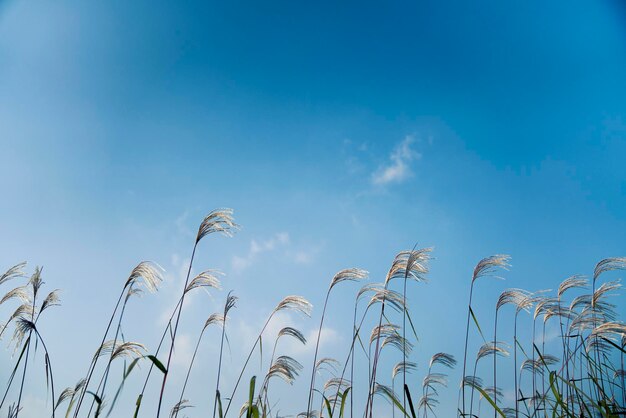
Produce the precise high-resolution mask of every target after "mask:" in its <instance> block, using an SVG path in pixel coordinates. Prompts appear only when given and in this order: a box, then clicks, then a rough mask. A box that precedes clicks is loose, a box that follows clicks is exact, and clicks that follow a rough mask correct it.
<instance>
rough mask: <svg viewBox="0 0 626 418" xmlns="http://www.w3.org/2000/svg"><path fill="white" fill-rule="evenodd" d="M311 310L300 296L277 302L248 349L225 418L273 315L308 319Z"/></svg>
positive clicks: (309, 304)
mask: <svg viewBox="0 0 626 418" xmlns="http://www.w3.org/2000/svg"><path fill="white" fill-rule="evenodd" d="M312 309H313V305H311V303H310V302H309V301H308V300H306V299H305V298H303V297H302V296H297V295H291V296H286V297H285V298H283V299H282V300H281V301H280V302H278V304H277V305H276V307H275V308H274V309H273V310H272V312H271V313H270V315H269V316H268V317H267V320H266V321H265V324H264V325H263V328H261V332H259V335H258V336H257V338H256V340H254V344H253V346H252V348H251V349H250V352H249V353H248V357H247V358H246V361H245V363H244V365H243V367H242V368H241V372H240V373H239V377H238V378H237V382H236V383H235V387H234V388H233V391H232V394H231V395H230V398H229V400H228V404H227V405H226V411H224V416H226V414H228V410H229V409H230V405H231V403H232V401H233V398H234V397H235V393H236V392H237V388H238V387H239V383H240V382H241V378H242V377H243V374H244V372H245V370H246V367H248V363H249V362H250V358H251V357H252V354H253V353H254V350H255V349H256V346H257V345H258V344H259V342H260V341H261V336H262V335H263V333H264V332H265V329H266V328H267V326H268V325H269V323H270V321H271V320H272V318H273V317H274V315H275V314H276V313H277V312H281V311H285V310H289V311H295V312H298V313H301V314H303V315H305V316H308V317H310V316H311V311H312Z"/></svg>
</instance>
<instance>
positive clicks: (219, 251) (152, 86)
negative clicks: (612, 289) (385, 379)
mask: <svg viewBox="0 0 626 418" xmlns="http://www.w3.org/2000/svg"><path fill="white" fill-rule="evenodd" d="M624 13H625V10H624V6H623V3H621V2H618V1H568V2H563V1H553V2H546V1H526V2H522V3H519V2H518V3H511V2H502V1H492V0H488V1H483V2H480V4H477V3H471V4H470V3H466V2H450V1H446V2H442V1H413V2H395V1H394V2H386V3H374V2H341V4H338V3H337V2H325V1H317V2H291V1H283V2H274V1H268V2H261V3H259V2H242V1H229V2H210V1H206V2H193V1H190V2H156V3H155V2H148V1H142V0H135V1H131V2H129V1H115V0H113V1H108V2H96V1H67V0H58V1H43V0H34V1H28V2H26V1H20V0H0V191H1V196H2V197H3V198H2V204H0V218H1V219H2V221H0V237H1V239H0V269H1V270H4V269H6V268H8V267H10V266H11V265H13V264H15V263H17V262H19V261H22V260H27V261H28V262H29V263H30V264H29V272H32V270H33V268H34V266H35V265H43V266H44V280H45V281H46V283H47V288H48V289H49V290H51V289H54V288H61V289H63V293H62V298H63V306H62V307H60V308H56V309H55V310H54V311H52V310H51V311H49V312H48V316H47V318H44V321H42V324H41V327H42V333H43V334H44V336H45V337H46V338H48V339H49V345H50V350H51V351H52V353H53V361H54V362H55V363H56V364H59V366H56V374H57V377H56V378H57V381H58V383H57V385H58V386H59V387H65V386H67V385H71V384H73V383H74V382H75V381H76V380H78V379H79V378H80V377H81V376H82V374H83V373H84V370H85V369H86V368H87V366H88V360H89V356H90V355H91V353H92V352H93V351H94V350H95V348H96V347H97V344H98V341H99V338H100V336H101V333H102V332H103V330H104V326H105V325H106V318H107V317H108V315H109V313H110V311H111V309H112V308H113V305H114V302H115V298H116V296H117V294H118V292H119V291H120V289H121V286H123V283H124V281H125V279H126V278H127V277H128V274H129V272H130V271H131V270H132V268H133V267H134V266H135V265H136V264H137V263H138V262H139V261H141V260H154V261H156V262H158V263H159V264H161V265H162V266H163V267H164V268H165V270H166V272H167V274H166V277H167V279H166V281H165V283H164V285H163V287H162V289H161V291H160V292H159V293H158V294H157V295H147V296H146V297H145V298H143V299H142V300H136V301H133V303H132V304H131V306H130V307H129V313H128V318H129V320H128V322H127V324H126V325H125V335H126V337H127V338H128V339H131V340H138V341H141V342H144V343H145V344H147V345H148V347H154V346H155V345H156V343H157V342H158V337H159V335H160V331H161V330H162V329H163V325H164V322H163V317H164V316H167V315H168V313H169V312H170V310H171V309H172V307H173V305H174V303H175V301H176V297H177V296H176V293H175V292H177V290H178V289H179V288H180V287H181V285H182V280H184V277H182V274H183V273H184V270H185V269H186V263H187V261H188V257H189V254H190V252H191V247H192V244H193V239H194V235H195V230H196V228H197V226H198V225H199V222H200V221H201V219H202V218H203V216H204V215H205V214H206V213H208V212H209V211H210V210H211V209H214V208H217V207H232V208H234V209H235V217H236V220H237V221H238V222H239V223H240V224H241V225H242V226H243V228H242V230H241V231H240V232H239V233H238V234H237V235H236V236H235V237H234V238H232V239H227V238H224V237H218V236H212V237H209V238H207V239H206V240H205V241H203V242H202V243H201V246H200V250H199V253H198V258H197V261H196V263H197V264H196V269H195V271H200V270H201V269H205V268H217V269H220V270H222V271H224V272H225V273H226V276H225V278H224V280H223V287H224V289H225V291H223V292H212V293H211V295H210V296H207V295H205V294H198V295H194V296H193V297H192V299H191V300H190V302H191V303H190V304H189V306H188V307H187V308H186V309H185V311H184V313H183V321H184V322H183V329H182V334H181V339H180V340H179V342H178V344H177V355H176V358H177V359H178V360H175V361H178V362H179V364H181V365H183V366H184V364H185V362H184V358H185V356H186V355H188V353H189V351H190V350H191V349H192V346H193V344H194V343H195V338H196V337H195V336H196V335H197V330H198V328H199V327H200V326H201V324H202V323H203V322H204V320H205V319H206V317H207V316H208V315H209V314H210V313H211V312H213V311H215V310H219V309H220V306H221V305H222V303H223V300H224V298H225V295H226V291H227V290H230V289H234V290H235V292H236V294H237V295H238V296H239V297H240V301H239V306H238V308H237V309H236V310H235V311H233V313H232V318H231V322H230V327H231V330H230V334H231V343H232V356H227V358H226V362H227V363H226V367H227V371H226V374H227V376H226V377H225V379H226V380H225V381H224V384H225V386H226V387H229V386H228V385H229V383H232V379H233V376H235V374H236V371H238V369H239V367H240V365H241V363H242V360H243V358H242V357H243V355H244V354H243V353H245V352H246V350H248V348H249V345H250V344H251V343H252V340H253V338H254V337H252V336H253V335H254V334H255V332H256V330H258V328H259V327H260V324H261V322H262V320H263V318H264V317H265V315H266V314H267V313H268V312H269V311H270V310H271V309H272V308H273V307H274V305H275V304H276V303H277V302H278V301H279V300H280V299H281V298H282V297H283V296H285V295H288V294H301V295H304V296H306V297H307V298H308V299H309V300H310V301H311V302H312V303H313V304H314V305H315V307H316V308H317V309H316V310H315V311H314V315H313V319H312V320H302V319H299V318H297V317H295V316H293V315H284V316H282V317H281V318H279V319H280V321H278V322H277V324H276V325H275V326H274V329H273V331H272V332H275V331H276V330H277V329H278V328H279V324H286V323H295V324H296V325H297V326H298V327H300V328H301V329H302V330H303V332H304V333H305V334H306V335H308V336H309V338H310V339H313V338H314V337H315V331H314V329H315V324H316V323H317V322H318V319H319V314H320V305H321V304H322V302H323V296H324V292H325V289H326V288H327V286H328V283H329V281H330V279H331V278H332V276H333V274H334V273H335V272H336V271H338V270H339V269H342V268H347V267H361V268H364V269H366V270H368V271H369V272H370V274H371V280H372V281H381V280H383V278H384V274H385V272H386V270H387V269H388V267H389V265H390V263H391V261H392V260H393V257H394V255H395V254H396V253H397V252H398V251H400V250H403V249H408V248H411V247H413V245H414V244H415V243H416V242H417V243H418V245H419V246H424V247H425V246H434V247H435V249H434V252H433V256H434V260H432V263H431V273H430V275H429V279H430V282H429V283H428V284H419V285H415V286H411V292H412V293H411V295H410V300H411V306H412V307H413V315H414V318H415V319H416V327H417V331H418V333H419V336H420V339H421V341H420V343H419V344H418V345H417V347H416V351H415V357H414V359H415V360H416V361H418V364H419V366H418V369H419V370H418V372H417V373H416V374H415V375H414V376H412V379H414V380H413V384H415V385H416V386H417V385H419V384H420V382H421V379H422V377H423V374H424V371H425V370H426V368H427V359H428V358H429V357H430V355H432V354H433V353H435V352H437V351H447V352H451V353H453V354H455V355H456V356H457V358H462V337H463V333H464V326H465V309H466V308H465V307H466V304H467V301H466V299H467V292H468V286H469V279H470V277H471V271H472V269H473V267H474V265H475V264H476V262H478V260H480V259H481V258H482V257H485V256H487V255H491V254H495V253H506V254H511V255H512V257H513V258H512V265H513V267H512V269H511V271H510V272H507V273H505V277H506V282H504V283H502V282H494V281H490V280H487V281H486V282H485V283H481V284H480V286H479V289H480V290H479V291H478V293H477V295H476V301H477V302H476V305H477V306H478V308H477V314H478V315H479V317H480V318H481V319H483V320H484V321H490V320H491V319H490V318H491V316H490V315H491V312H492V310H493V306H494V304H495V298H496V297H497V295H498V294H499V293H500V292H501V291H502V290H504V289H505V288H506V287H523V288H526V289H529V290H537V289H545V288H555V287H556V286H558V283H560V281H562V280H563V279H565V278H566V277H567V276H569V275H571V274H575V273H581V274H590V273H591V272H592V271H593V267H594V265H595V263H596V262H598V261H599V260H600V259H602V258H604V257H609V256H620V255H624V254H625V253H626V233H625V232H624V231H626V210H625V208H626V100H625V99H624V98H625V97H626V22H625V20H624V18H625V14H624ZM615 277H619V275H618V276H615ZM357 288H358V285H351V284H346V285H345V286H342V287H341V289H338V290H337V293H334V294H333V295H332V296H331V307H330V310H329V316H328V318H329V319H328V323H327V329H326V334H325V336H324V338H323V344H322V353H323V355H332V356H337V357H343V356H344V355H345V354H343V353H344V352H345V351H346V350H347V347H348V346H349V337H347V336H348V335H349V333H350V327H351V325H350V323H351V322H350V321H351V313H350V312H351V309H352V301H353V295H354V293H355V291H356V290H357ZM0 290H2V292H5V291H8V290H9V288H8V287H7V288H4V289H0ZM622 300H623V299H622ZM173 302H174V303H173ZM0 309H2V311H1V312H2V315H3V317H6V315H8V314H7V312H9V311H10V310H11V309H10V308H9V307H5V306H3V307H0ZM347 317H350V320H348V319H346V318H347ZM217 336H218V332H217V331H216V330H213V331H211V332H208V333H207V337H206V340H205V343H204V344H203V350H204V352H203V353H202V354H201V356H200V357H199V359H198V367H197V372H195V371H194V374H193V375H192V386H193V389H192V390H190V391H189V393H188V396H189V399H190V400H191V403H192V404H194V405H196V406H197V407H196V409H195V410H191V411H190V412H189V415H190V416H201V414H202V411H204V410H205V408H206V407H207V406H208V405H211V404H212V401H211V400H210V399H208V398H209V397H207V394H209V393H212V390H213V382H214V369H213V367H212V364H214V363H212V362H211V360H210V358H211V356H214V355H215V354H216V339H217ZM269 340H270V339H268V341H269ZM475 342H476V344H478V339H476V340H475ZM2 348H3V352H4V354H3V355H2V356H1V357H2V358H1V359H0V370H5V371H6V370H7V369H8V367H10V366H9V364H11V358H10V354H11V352H12V351H11V350H12V348H11V347H8V341H7V340H6V339H5V340H4V341H2ZM5 348H6V352H5ZM290 349H291V352H290V353H291V354H293V355H294V356H295V357H296V358H298V360H300V361H301V362H302V363H303V364H304V365H305V370H304V371H303V374H302V376H301V378H300V381H299V385H298V384H297V385H296V386H295V388H294V389H288V388H287V386H286V385H285V384H283V383H280V382H275V386H274V387H275V389H274V390H275V391H276V392H275V394H276V396H277V397H280V394H283V397H282V398H281V399H282V403H281V405H282V408H281V410H282V411H284V413H296V412H299V411H300V410H302V409H305V407H306V383H307V382H306V381H307V379H308V377H307V376H308V375H309V373H310V360H309V361H307V359H310V357H311V349H310V348H309V349H301V348H298V347H295V346H293V347H290ZM286 351H287V349H286ZM390 357H391V356H390ZM397 360H398V359H395V361H397ZM389 361H391V359H390V360H389ZM56 364H53V365H56ZM254 365H255V367H256V369H253V370H252V371H253V372H254V373H255V374H260V373H261V372H260V371H259V370H258V361H257V362H256V363H255V364H254ZM40 366H41V365H40ZM183 366H181V367H183ZM41 367H43V366H41ZM40 372H41V370H40ZM385 373H386V371H385ZM207 376H210V378H207ZM194 377H195V379H194ZM459 377H460V370H458V369H457V370H455V371H454V372H453V373H452V376H451V382H452V383H451V388H450V389H449V390H448V391H444V392H443V394H442V405H441V408H440V414H439V415H440V416H453V414H454V411H455V408H456V385H457V382H458V380H459ZM182 378H183V377H182V376H178V375H175V376H174V377H173V378H172V379H173V380H172V388H173V387H175V386H176V385H179V384H180V382H181V380H182ZM2 379H3V380H4V379H5V373H2ZM40 383H41V381H40ZM129 388H134V386H129ZM44 390H45V387H43V383H41V384H40V385H33V387H31V388H30V393H32V395H29V398H27V399H28V408H26V409H25V410H24V414H23V415H22V416H23V417H24V418H28V417H38V416H40V415H38V414H40V413H41V409H37V408H45V402H46V401H45V395H44ZM156 391H157V387H156V385H155V386H154V388H153V392H154V393H152V394H151V396H154V395H155V393H156ZM173 392H176V391H173ZM127 393H128V397H127V398H125V402H126V404H125V405H124V407H121V408H120V409H119V410H118V413H119V414H120V415H121V416H128V415H129V413H128V412H127V410H131V409H132V408H133V405H134V398H135V396H136V392H135V390H134V389H127ZM284 394H289V396H285V395H284ZM509 396H510V394H509ZM175 397H177V394H176V395H175V394H174V393H172V399H174V398H175ZM168 401H169V400H168ZM173 402H174V401H173V400H172V401H171V402H170V403H169V404H168V405H167V408H168V409H169V407H171V404H173ZM379 402H381V404H382V402H383V401H379ZM303 404H304V405H303ZM236 405H237V408H238V406H239V404H236ZM38 411H39V412H38ZM146 416H149V414H146ZM381 416H385V415H384V414H382V413H381Z"/></svg>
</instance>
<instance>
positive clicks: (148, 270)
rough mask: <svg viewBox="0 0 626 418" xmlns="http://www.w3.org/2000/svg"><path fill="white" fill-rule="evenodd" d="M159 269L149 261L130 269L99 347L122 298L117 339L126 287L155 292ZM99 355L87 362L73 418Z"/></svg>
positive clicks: (158, 282) (125, 299) (105, 336)
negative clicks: (139, 287) (141, 288)
mask: <svg viewBox="0 0 626 418" xmlns="http://www.w3.org/2000/svg"><path fill="white" fill-rule="evenodd" d="M161 271H162V268H161V267H160V266H159V265H158V264H156V263H153V262H150V261H142V262H141V263H139V264H138V265H137V266H136V267H135V268H134V269H133V270H132V271H131V273H130V275H129V276H128V278H127V279H126V282H125V283H124V286H123V287H122V291H121V292H120V295H119V297H118V299H117V302H116V304H115V307H114V308H113V313H112V314H111V316H110V317H109V322H108V324H107V327H106V329H105V331H104V335H103V336H102V340H101V342H100V347H102V345H103V344H104V343H105V341H106V338H107V335H108V334H109V330H110V329H111V325H112V324H113V320H114V319H115V316H116V314H117V311H118V309H119V308H120V304H121V303H122V299H124V303H123V306H122V313H121V314H120V318H119V320H118V326H117V330H116V333H115V338H114V341H116V340H117V337H118V333H119V330H120V327H121V323H122V318H123V311H124V308H125V306H126V302H127V301H128V299H129V296H128V289H132V288H135V287H138V286H139V285H140V284H141V283H143V286H144V287H145V288H146V289H147V290H148V291H149V292H155V291H156V290H157V289H158V285H159V284H160V283H161V281H162V280H163V278H162V275H161ZM141 279H143V280H141ZM99 357H100V356H94V358H93V359H92V361H91V363H90V364H89V368H88V369H87V375H86V377H85V384H84V386H83V387H82V388H81V392H80V395H79V396H78V401H77V403H76V408H75V409H74V418H78V413H79V411H80V408H81V406H82V403H83V400H84V398H85V395H86V393H87V391H88V390H89V383H90V382H91V378H92V376H93V373H94V371H95V369H96V364H97V362H98V359H99ZM111 360H112V359H111V358H109V365H110V362H111ZM105 370H106V371H105V376H108V370H109V366H107V368H106V369H105ZM103 379H104V380H102V381H101V382H103V381H106V377H103ZM103 384H104V383H103ZM99 386H100V385H99ZM96 391H98V389H97V390H96ZM95 400H96V398H95V397H94V401H95ZM93 405H94V403H93V402H92V403H91V407H90V411H91V408H93Z"/></svg>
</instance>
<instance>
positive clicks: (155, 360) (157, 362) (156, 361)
mask: <svg viewBox="0 0 626 418" xmlns="http://www.w3.org/2000/svg"><path fill="white" fill-rule="evenodd" d="M146 358H148V359H149V360H150V361H151V362H152V363H153V364H154V365H155V366H156V367H157V369H159V370H161V371H162V372H163V374H167V369H166V368H165V366H164V365H163V363H161V361H160V360H159V359H158V358H156V357H155V356H153V355H152V354H149V355H147V356H146Z"/></svg>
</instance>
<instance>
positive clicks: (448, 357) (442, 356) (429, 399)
mask: <svg viewBox="0 0 626 418" xmlns="http://www.w3.org/2000/svg"><path fill="white" fill-rule="evenodd" d="M456 363H457V362H456V359H455V358H454V356H453V355H452V354H448V353H443V352H440V353H435V354H433V356H432V357H431V358H430V361H429V362H428V374H427V375H426V377H425V378H424V380H423V382H422V398H421V399H420V402H419V406H418V410H419V409H422V408H423V409H424V417H427V416H428V410H430V411H431V412H433V413H434V411H433V407H434V406H435V405H436V404H437V403H439V402H438V401H437V400H436V399H435V398H434V397H433V396H432V395H431V394H430V393H429V392H430V389H431V387H432V384H431V383H439V381H438V380H431V379H427V378H428V377H429V376H431V375H433V376H442V377H444V378H445V377H447V375H446V374H444V373H433V371H432V369H433V367H434V366H437V365H441V366H442V367H446V368H448V369H453V368H454V367H455V366H456ZM441 383H442V384H444V383H446V384H447V381H442V382H441ZM444 386H445V384H444ZM432 389H433V391H434V395H437V391H436V389H435V388H434V387H432Z"/></svg>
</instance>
